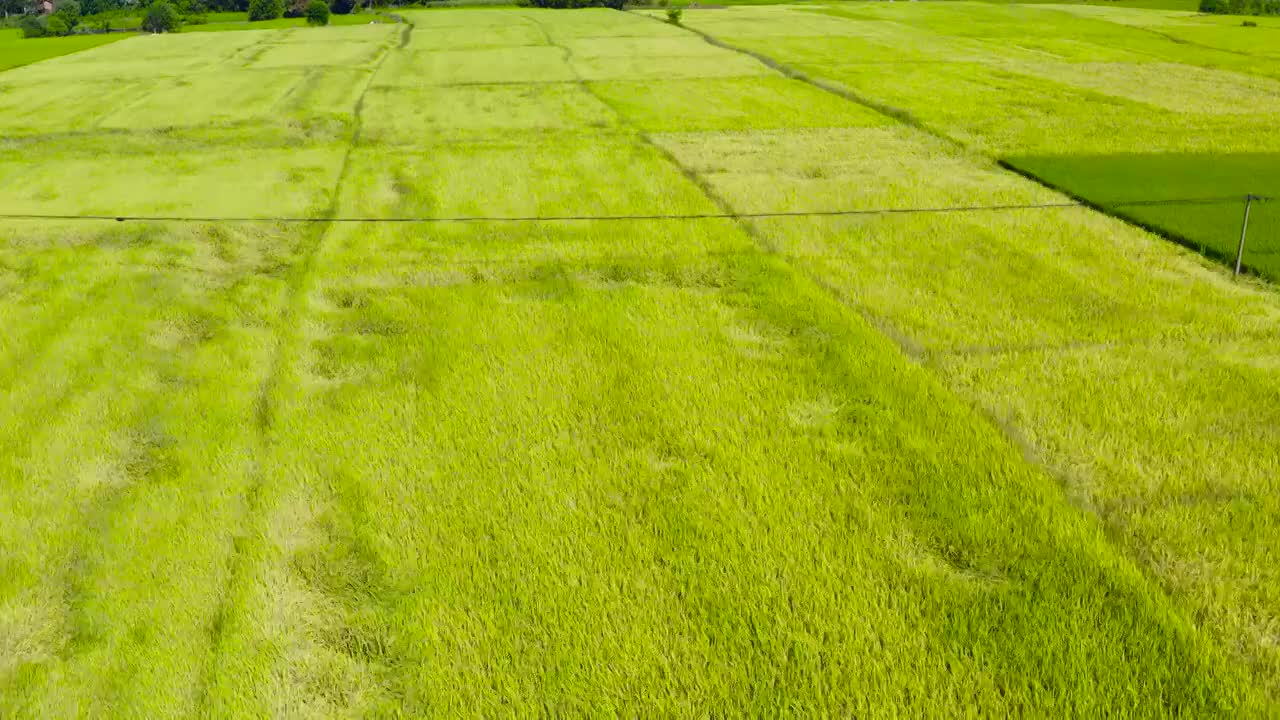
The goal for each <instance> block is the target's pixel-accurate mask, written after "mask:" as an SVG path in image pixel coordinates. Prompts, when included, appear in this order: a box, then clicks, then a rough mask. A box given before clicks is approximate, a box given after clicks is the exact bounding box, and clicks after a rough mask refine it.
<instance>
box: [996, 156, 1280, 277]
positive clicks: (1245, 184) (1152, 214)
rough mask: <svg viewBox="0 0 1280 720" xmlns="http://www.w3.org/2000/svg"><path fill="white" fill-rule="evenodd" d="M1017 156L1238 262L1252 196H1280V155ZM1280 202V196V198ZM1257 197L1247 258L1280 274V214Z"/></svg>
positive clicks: (1070, 186) (1057, 182) (1100, 201)
mask: <svg viewBox="0 0 1280 720" xmlns="http://www.w3.org/2000/svg"><path fill="white" fill-rule="evenodd" d="M1009 163H1010V164H1011V165H1012V166H1014V167H1016V168H1018V169H1019V170H1021V171H1023V172H1026V173H1028V174H1030V175H1032V176H1034V177H1037V178H1040V179H1041V180H1043V181H1044V182H1046V183H1049V184H1052V185H1054V186H1057V187H1060V188H1062V189H1063V190H1066V191H1067V192H1070V193H1072V194H1073V195H1076V196H1078V197H1082V198H1085V199H1087V200H1088V201H1090V202H1092V203H1095V204H1097V205H1099V206H1101V207H1105V208H1109V209H1111V210H1112V211H1113V212H1115V213H1117V214H1119V215H1122V216H1124V217H1128V218H1132V219H1134V220H1136V221H1138V222H1141V223H1143V224H1146V225H1149V226H1151V227H1154V228H1157V229H1159V230H1160V231H1162V232H1165V233H1167V234H1169V235H1172V236H1174V237H1176V238H1178V239H1179V240H1181V241H1183V242H1185V243H1187V244H1189V245H1191V246H1192V247H1195V248H1197V249H1200V250H1201V251H1203V252H1207V253H1209V254H1211V255H1213V256H1214V257H1217V258H1219V259H1221V260H1223V261H1225V262H1228V263H1234V261H1235V258H1236V254H1237V252H1238V250H1239V243H1240V235H1241V231H1242V230H1243V229H1244V228H1243V227H1242V226H1243V221H1244V204H1245V203H1244V197H1245V196H1246V195H1257V196H1261V197H1264V198H1265V197H1277V198H1280V155H1278V154H1264V153H1259V154H1253V155H1231V154H1218V155H1177V154H1165V155H1104V156H1083V155H1074V156H1065V157H1063V156H1059V157H1025V158H1012V159H1010V160H1009ZM1182 198H1218V199H1219V200H1218V201H1217V202H1212V203H1186V204H1180V203H1176V202H1175V203H1172V204H1169V205H1156V206H1141V205H1139V206H1126V205H1125V203H1132V202H1133V201H1136V200H1144V201H1149V200H1161V199H1167V200H1177V199H1182ZM1277 202H1280V201H1277ZM1276 213H1277V211H1276V210H1275V209H1274V203H1271V202H1266V201H1259V202H1256V203H1254V206H1253V208H1252V210H1251V213H1250V224H1249V233H1248V235H1247V237H1246V244H1245V255H1244V261H1245V262H1244V264H1245V266H1246V267H1248V268H1250V269H1253V270H1256V271H1258V272H1259V273H1261V274H1263V275H1264V276H1266V277H1268V278H1270V279H1272V280H1277V281H1280V222H1277V221H1278V220H1280V215H1278V214H1276Z"/></svg>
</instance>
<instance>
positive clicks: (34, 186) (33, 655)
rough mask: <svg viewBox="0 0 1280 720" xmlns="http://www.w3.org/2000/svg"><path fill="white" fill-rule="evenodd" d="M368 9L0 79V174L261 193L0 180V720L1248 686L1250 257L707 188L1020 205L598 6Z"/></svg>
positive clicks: (946, 697)
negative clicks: (355, 22)
mask: <svg viewBox="0 0 1280 720" xmlns="http://www.w3.org/2000/svg"><path fill="white" fill-rule="evenodd" d="M870 12H883V11H881V10H870ZM895 12H896V11H895ZM929 12H932V10H930V11H929ZM1019 12H1021V11H1019ZM715 13H720V14H721V15H720V17H723V18H724V21H725V22H730V21H733V22H737V21H736V20H734V18H735V17H738V15H737V14H738V13H750V15H749V18H748V20H749V23H746V24H751V25H752V26H753V27H755V28H756V29H757V30H758V31H760V32H769V33H772V35H768V36H765V35H761V36H760V37H782V36H784V35H785V33H786V31H787V30H788V23H789V22H791V21H792V20H794V21H795V22H796V23H797V28H798V29H799V31H800V32H804V33H828V34H829V36H831V37H838V36H840V32H839V31H836V30H834V28H844V32H847V33H850V35H848V36H850V37H852V36H853V34H856V32H855V30H852V29H849V28H848V25H849V23H851V22H853V21H852V20H850V19H849V18H841V17H837V16H834V15H824V14H820V13H813V12H800V11H797V10H793V9H787V8H779V7H770V8H762V9H752V10H746V9H742V10H739V9H733V10H717V11H715ZM754 13H760V15H759V16H757V15H755V14H754ZM405 14H406V15H407V16H408V18H409V19H410V21H411V22H412V23H413V25H412V26H411V27H405V26H400V27H397V26H379V27H372V28H370V27H359V28H355V27H351V28H333V29H307V30H268V31H263V32H243V33H223V34H217V33H214V34H208V35H195V34H191V35H188V34H182V35H176V36H172V37H147V38H134V39H131V40H129V41H126V42H122V43H119V44H115V45H111V46H108V47H104V48H99V49H97V50H93V51H90V52H86V53H82V54H77V55H74V56H70V57H67V58H61V59H55V60H50V61H47V62H44V63H39V64H36V65H32V66H29V67H26V68H21V69H17V70H14V71H10V72H7V73H4V74H3V75H0V84H2V85H3V86H4V87H5V91H6V92H5V94H3V95H0V127H2V128H5V132H4V139H3V140H0V147H3V149H4V151H5V154H4V157H3V160H0V213H5V212H8V213H32V212H45V213H50V214H69V213H94V214H104V215H108V216H113V215H117V214H125V213H127V214H137V215H179V216H192V217H195V216H199V217H207V216H211V215H226V216H236V217H257V218H263V220H261V221H258V222H205V221H200V222H185V223H180V222H163V221H150V222H136V223H135V222H125V223H117V222H110V221H107V222H84V221H79V222H77V221H73V220H53V219H45V220H17V219H8V220H0V318H3V322H4V326H5V332H4V333H0V388H2V390H0V392H3V394H4V397H5V399H6V401H5V402H4V403H0V716H4V717H19V718H25V717H66V716H75V715H84V716H121V717H155V716H163V717H170V716H188V717H258V716H307V717H345V716H357V715H359V716H365V715H373V716H412V717H418V716H440V715H443V716H450V715H468V716H474V715H481V716H485V715H510V714H515V715H530V714H551V715H577V714H602V713H603V714H619V715H636V714H656V715H679V716H684V715H713V716H730V715H734V716H736V715H753V716H778V715H796V716H827V715H841V716H843V715H855V716H862V715H865V716H884V715H907V716H929V717H952V716H966V715H1033V716H1052V715H1062V714H1078V715H1082V716H1108V717H1110V716H1135V717H1137V716H1151V715H1158V714H1163V713H1169V714H1180V715H1186V716H1196V717H1198V716H1266V715H1270V714H1275V712H1276V711H1277V708H1278V707H1280V705H1278V703H1280V696H1277V693H1276V691H1275V688H1276V679H1277V678H1280V664H1278V660H1277V658H1278V657H1280V656H1278V655H1277V652H1276V649H1275V648H1276V645H1275V643H1274V642H1273V640H1274V633H1275V629H1274V624H1273V618H1274V617H1275V616H1276V611H1277V607H1278V605H1277V603H1280V598H1277V597H1276V596H1275V593H1274V591H1273V588H1274V587H1277V586H1278V585H1277V583H1275V582H1274V580H1275V579H1276V578H1275V577H1274V574H1275V571H1274V569H1273V568H1274V563H1270V562H1269V555H1268V553H1269V552H1270V548H1274V547H1275V546H1276V544H1277V539H1278V538H1277V537H1276V532H1277V531H1276V525H1275V524H1274V523H1271V522H1270V520H1271V519H1272V518H1274V517H1275V514H1276V512H1277V508H1276V506H1275V501H1274V500H1273V499H1272V498H1274V497H1275V493H1274V492H1273V490H1274V487H1273V485H1274V478H1275V477H1276V476H1277V473H1276V470H1277V468H1278V466H1280V459H1278V458H1277V456H1276V448H1277V447H1280V443H1277V442H1276V440H1277V438H1276V437H1275V433H1274V428H1275V427H1276V425H1277V422H1273V420H1280V418H1273V416H1274V415H1275V408H1276V404H1275V401H1274V398H1275V392H1276V385H1275V382H1274V376H1275V373H1274V370H1275V368H1276V357H1275V355H1276V354H1275V347H1274V343H1271V342H1270V341H1269V339H1268V338H1267V335H1266V333H1268V332H1269V331H1270V330H1271V329H1272V328H1274V326H1275V323H1276V322H1277V320H1280V298H1278V297H1277V296H1276V294H1275V292H1274V291H1272V290H1271V289H1269V288H1268V287H1266V286H1261V285H1256V284H1254V283H1252V282H1244V283H1233V282H1231V281H1230V280H1229V279H1228V277H1227V275H1226V274H1225V273H1224V272H1223V271H1222V269H1221V268H1218V267H1215V266H1212V265H1210V264H1208V263H1205V262H1203V261H1202V260H1201V259H1200V258H1199V257H1197V256H1195V255H1194V254H1192V253H1189V252H1186V251H1184V250H1182V249H1181V248H1177V247H1175V246H1172V245H1170V244H1168V243H1165V242H1163V241H1161V240H1159V239H1158V238H1156V237H1154V236H1151V235H1149V234H1147V233H1146V232H1143V231H1141V230H1138V229H1136V228H1134V227H1132V226H1130V225H1126V224H1124V223H1122V222H1120V221H1118V220H1116V219H1114V218H1111V217H1108V216H1106V215H1104V214H1102V213H1099V212H1096V211H1093V210H1090V209H1087V208H1080V207H1069V208H1049V209H1024V210H1006V211H993V212H986V213H949V214H901V215H892V216H884V215H863V216H848V217H824V218H797V217H789V218H768V219H764V218H756V219H747V218H733V217H715V216H717V215H722V214H725V213H727V212H728V213H732V212H737V213H751V212H761V211H794V210H814V211H825V210H857V209H863V210H875V209H884V208H899V209H905V208H912V207H917V208H920V207H938V206H948V205H987V204H993V205H994V204H1028V203H1051V204H1057V203H1061V202H1063V201H1064V199H1065V198H1064V197H1063V196H1062V195H1061V194H1059V193H1058V192H1055V191H1053V190H1050V189H1048V188H1045V187H1043V186H1042V185H1039V184H1036V183H1034V182H1031V181H1030V180H1028V179H1026V178H1023V177H1020V176H1019V175H1017V174H1015V173H1012V172H1009V171H1007V170H1005V169H1003V168H1002V167H1001V166H1000V165H998V164H997V163H996V162H995V161H994V160H992V159H991V158H988V157H985V156H983V155H981V154H979V153H978V152H976V151H974V150H972V149H962V148H959V147H957V145H956V144H955V143H953V142H949V141H946V140H944V139H940V138H938V137H934V136H931V135H929V134H928V133H925V132H922V131H920V130H918V129H916V128H912V127H909V126H907V125H904V124H902V123H900V122H898V121H896V120H895V119H894V118H891V117H889V116H887V115H883V114H878V113H876V112H874V111H873V110H871V109H869V108H868V107H866V106H863V105H859V104H856V103H854V102H851V101H849V100H847V99H845V98H842V97H839V96H838V95H836V94H832V93H828V92H825V91H823V90H821V89H819V88H816V87H814V86H812V85H809V84H806V83H803V82H802V81H800V80H796V79H789V78H787V77H784V76H783V75H782V74H780V73H778V72H776V71H774V70H772V69H770V68H769V67H768V66H767V65H765V64H762V63H760V62H758V61H756V60H754V59H751V58H749V57H747V56H745V55H742V54H739V53H734V52H732V51H731V50H726V49H723V48H717V47H714V46H712V45H710V44H707V43H705V42H703V41H702V40H701V39H700V38H698V37H697V36H696V35H693V34H691V33H689V32H688V31H686V30H683V29H680V28H677V27H674V26H672V25H669V24H666V23H661V22H656V21H654V20H653V19H652V18H647V17H643V16H641V15H639V14H624V13H618V12H612V11H604V10H586V11H561V12H551V11H546V12H543V11H535V10H514V9H512V10H489V9H485V10H447V11H421V10H420V11H406V13H405ZM703 15H704V13H702V12H697V13H695V12H692V11H691V12H690V13H688V15H687V16H686V18H687V22H689V23H691V24H694V25H695V26H696V25H698V24H699V23H700V22H701V21H700V20H698V19H697V18H700V17H702V16H703ZM705 15H707V16H710V15H711V13H710V12H709V11H708V12H707V13H705ZM695 16H696V17H695ZM760 18H764V19H763V20H761V19H760ZM992 18H993V19H991V20H990V22H992V23H994V22H996V19H995V16H994V15H993V16H992ZM868 22H870V23H876V22H880V21H878V20H872V21H868ZM886 25H888V23H886ZM884 32H885V34H886V36H891V35H894V34H895V33H898V32H899V31H898V30H895V29H894V28H891V27H890V28H887V29H885V30H884ZM797 37H801V36H797ZM941 42H945V41H941ZM968 44H969V42H968V41H967V40H966V41H964V42H961V43H959V45H968ZM970 47H974V48H978V49H980V50H981V52H982V53H987V52H991V53H996V52H997V48H994V47H991V48H989V49H984V48H981V47H980V46H979V45H970ZM829 51H831V47H830V46H827V47H825V48H822V52H829ZM978 56H979V54H978V53H976V52H975V57H978ZM1015 59H1016V60H1018V61H1025V60H1026V56H1025V54H1018V57H1017V58H1015ZM90 80H92V81H93V82H90ZM64 84H65V86H66V87H67V88H68V89H67V90H65V91H63V90H61V89H57V90H51V92H53V93H54V94H53V95H52V96H42V95H41V94H40V93H39V92H38V88H40V87H43V86H54V87H58V86H61V85H64ZM1079 92H1084V91H1079ZM42 97H45V99H44V100H42ZM233 99H234V100H235V102H233ZM72 100H74V102H72ZM979 101H980V99H977V98H974V99H971V102H979ZM41 102H43V103H44V104H42V105H41V104H39V103H41ZM664 215H677V216H678V215H703V216H712V217H702V218H700V219H697V220H689V219H681V218H676V217H663V216H664ZM601 216H615V219H612V220H607V219H602V218H601ZM280 217H292V218H309V219H311V220H314V221H316V222H313V223H293V222H284V221H281V220H279V219H272V218H280ZM464 217H470V219H469V220H465V221H464V220H463V218H464ZM519 217H533V218H537V217H542V218H547V217H556V218H561V219H558V220H555V221H541V222H524V221H521V222H509V221H504V220H503V218H519ZM342 218H346V219H351V218H382V219H387V220H394V219H400V220H404V219H410V218H417V219H436V220H442V219H446V218H453V219H454V220H453V221H449V222H417V223H383V224H371V223H348V222H336V221H335V220H336V219H342ZM1215 339H1221V342H1218V341H1217V340H1215ZM1153 368H1155V370H1153ZM1082 406H1084V407H1082ZM1220 448H1225V450H1224V451H1222V452H1219V449H1220ZM1205 518H1208V519H1205Z"/></svg>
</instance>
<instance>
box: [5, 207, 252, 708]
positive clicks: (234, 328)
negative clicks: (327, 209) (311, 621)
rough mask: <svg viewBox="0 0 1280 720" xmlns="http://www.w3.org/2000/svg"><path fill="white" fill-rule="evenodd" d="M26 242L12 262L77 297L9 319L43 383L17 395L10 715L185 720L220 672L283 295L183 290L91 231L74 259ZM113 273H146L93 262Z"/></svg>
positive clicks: (11, 500)
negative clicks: (276, 300) (217, 615)
mask: <svg viewBox="0 0 1280 720" xmlns="http://www.w3.org/2000/svg"><path fill="white" fill-rule="evenodd" d="M6 229H8V228H6ZM113 231H114V229H113ZM20 234H21V237H22V238H23V240H24V243H23V245H16V246H15V245H10V244H8V243H6V245H5V247H4V252H3V255H4V257H5V259H6V263H8V262H9V261H10V260H12V261H15V262H21V261H27V262H34V264H36V265H38V266H39V269H38V270H36V269H35V268H32V269H33V270H35V271H36V272H37V273H39V274H38V275H36V277H53V276H56V277H59V279H60V281H61V282H62V283H65V287H67V288H68V289H71V288H74V290H75V291H78V292H77V293H75V294H67V293H63V292H58V293H57V294H56V295H53V296H44V297H42V298H41V299H40V307H41V309H42V311H43V314H34V315H32V314H28V313H25V312H22V313H20V312H15V310H18V309H19V308H14V307H12V306H10V305H8V304H7V303H6V304H5V305H4V306H2V307H0V313H3V315H4V317H5V318H6V326H7V327H8V328H11V329H13V330H14V332H15V333H16V334H17V335H18V337H20V338H21V340H19V341H18V346H17V348H15V349H17V350H18V352H19V353H20V354H21V356H22V357H23V358H25V359H24V360H23V361H22V362H24V363H29V364H26V365H23V367H26V368H33V367H34V368H39V371H40V376H41V382H40V383H36V382H31V381H30V380H26V381H20V380H19V377H17V376H15V377H13V378H12V379H13V382H12V384H11V385H10V386H9V387H8V388H7V389H6V391H5V392H6V396H7V397H8V398H10V399H11V400H12V402H11V403H7V404H6V406H5V410H6V415H7V417H5V418H4V419H3V422H4V425H5V428H6V430H5V433H4V437H5V438H6V447H5V449H4V451H3V453H2V454H0V457H2V458H3V460H2V461H0V477H2V478H3V482H0V493H3V507H4V518H3V522H0V527H3V528H4V531H3V536H2V537H0V557H3V558H4V561H3V563H4V568H3V573H2V574H3V576H4V578H5V583H4V584H3V588H2V589H0V608H3V610H2V611H0V650H3V652H0V657H3V658H4V662H3V663H2V664H0V692H2V695H3V708H4V713H5V714H6V715H9V716H20V715H25V714H42V715H46V716H66V715H72V714H76V713H78V712H90V713H93V712H105V711H108V709H110V710H111V711H118V712H136V713H137V714H139V715H158V714H166V713H170V712H173V710H174V709H175V708H181V707H184V706H185V705H186V703H187V702H188V701H189V699H190V696H191V694H193V693H194V691H195V689H196V688H197V687H198V686H199V683H200V680H201V677H202V676H203V675H204V674H206V673H207V671H208V662H209V660H210V652H209V647H208V635H207V626H208V621H209V617H210V615H209V613H211V612H212V610H213V608H214V607H215V605H216V603H217V600H218V599H217V597H216V596H215V592H216V589H217V586H216V582H217V579H218V578H219V576H220V575H221V574H222V572H223V571H224V567H223V562H224V560H225V557H226V554H227V552H229V550H230V545H231V533H232V531H233V529H234V527H235V522H236V517H237V516H238V515H239V513H240V511H241V503H242V501H243V489H244V487H245V480H246V477H247V471H248V466H249V458H248V457H247V456H246V455H247V449H248V442H249V440H250V439H251V438H249V437H247V433H246V430H247V429H250V428H247V427H246V425H245V424H244V423H243V422H242V419H243V418H244V417H246V416H247V414H248V413H249V412H250V411H251V407H252V396H253V393H254V392H255V391H256V389H257V380H256V378H257V377H258V376H259V375H260V373H261V372H262V370H263V367H262V366H263V364H264V363H263V360H264V359H265V357H264V356H265V352H264V351H265V348H266V342H265V340H266V339H267V338H268V337H269V336H268V334H267V333H266V332H264V331H263V330H262V329H261V325H262V324H265V323H268V322H269V321H270V320H269V318H270V314H271V312H272V303H270V302H269V301H270V298H271V292H270V288H271V286H272V284H273V281H272V279H271V277H270V276H269V275H266V274H259V273H258V272H245V271H246V270H249V269H251V268H253V265H252V264H251V265H249V267H241V268H239V269H238V270H232V269H230V268H228V269H226V270H224V271H222V272H210V273H208V274H205V275H204V276H203V277H198V276H192V275H188V274H185V273H174V272H172V271H171V270H169V269H168V268H166V267H165V265H166V263H165V262H164V258H163V256H162V255H161V254H158V253H157V250H156V248H155V247H154V246H149V245H145V244H141V245H140V244H129V243H121V244H115V243H111V242H107V243H103V244H101V245H99V246H97V247H93V246H94V245H95V243H93V242H91V241H92V240H93V238H92V235H88V236H86V235H87V234H86V233H85V230H84V229H83V228H81V230H80V237H81V238H83V239H84V240H86V241H90V242H87V245H88V246H89V247H90V248H92V249H88V248H86V249H85V250H84V251H83V252H78V253H66V252H64V251H63V250H61V249H59V248H58V246H57V245H51V246H50V247H49V248H48V249H45V250H38V249H35V248H32V247H31V246H30V243H31V240H32V239H33V238H36V237H39V234H38V232H33V231H32V228H31V226H30V225H29V224H28V225H27V226H26V227H25V228H23V229H22V231H21V233H20ZM115 234H116V235H119V232H116V233H115ZM101 239H107V238H101ZM119 239H121V240H123V238H119ZM176 239H177V238H175V240H176ZM264 239H265V238H264ZM60 240H62V241H63V242H65V241H66V236H63V238H60ZM24 245H25V247H24ZM188 247H190V246H188ZM246 247H251V246H249V245H246ZM265 249H266V248H264V250H265ZM113 255H123V256H127V257H129V258H130V259H131V260H132V261H133V262H132V267H131V268H128V269H127V270H122V267H121V265H119V264H117V263H114V262H105V263H102V264H97V263H95V262H94V261H95V260H109V259H110V258H111V256H113ZM60 256H61V257H60ZM251 257H252V256H249V257H247V258H246V259H250V258H251ZM254 269H256V268H254ZM193 280H194V281H196V282H193ZM201 281H202V282H201ZM86 288H90V290H89V291H88V292H87V294H86V295H84V296H81V295H79V294H78V293H82V292H85V289H86ZM249 298H253V299H254V300H255V301H257V302H254V303H253V304H246V303H245V302H244V301H245V300H248V299H249ZM24 300H25V299H24ZM263 300H266V301H267V302H261V301H263ZM23 304H25V302H24V303H23ZM19 307H21V306H19ZM251 308H253V309H256V310H257V311H258V312H257V313H255V312H254V310H253V309H251ZM23 309H25V308H23ZM49 316H52V317H59V318H62V321H61V322H58V323H57V324H48V323H45V317H49ZM64 323H65V324H64ZM41 325H43V326H44V327H43V329H41ZM26 328H32V329H33V330H35V332H34V333H25V332H22V330H24V329H26ZM13 360H14V359H13V358H10V357H6V362H12V361H13ZM6 367H8V365H6ZM157 587H162V588H166V590H167V591H166V592H163V593H156V592H155V591H154V589H155V588H157Z"/></svg>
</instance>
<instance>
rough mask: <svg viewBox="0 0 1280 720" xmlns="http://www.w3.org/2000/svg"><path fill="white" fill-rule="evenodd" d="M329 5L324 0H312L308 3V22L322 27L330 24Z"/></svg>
mask: <svg viewBox="0 0 1280 720" xmlns="http://www.w3.org/2000/svg"><path fill="white" fill-rule="evenodd" d="M329 14H330V13H329V6H328V5H327V4H326V3H325V2H324V0H311V3H310V4H309V5H307V24H308V25H312V26H315V27H322V26H324V25H328V24H329Z"/></svg>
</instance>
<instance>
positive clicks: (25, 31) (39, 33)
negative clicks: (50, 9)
mask: <svg viewBox="0 0 1280 720" xmlns="http://www.w3.org/2000/svg"><path fill="white" fill-rule="evenodd" d="M18 27H19V28H21V29H22V37H24V38H38V37H44V36H45V35H48V34H49V28H47V27H45V24H44V21H43V20H41V19H40V18H38V17H36V16H35V15H24V16H23V18H22V20H21V21H20V22H19V23H18Z"/></svg>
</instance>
